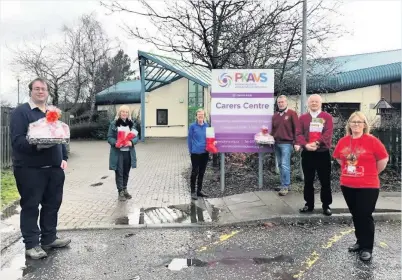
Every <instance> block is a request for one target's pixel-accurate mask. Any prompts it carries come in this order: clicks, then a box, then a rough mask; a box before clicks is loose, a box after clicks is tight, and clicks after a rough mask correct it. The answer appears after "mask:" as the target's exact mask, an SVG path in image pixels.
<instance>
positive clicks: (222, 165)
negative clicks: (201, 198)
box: [221, 153, 225, 192]
mask: <svg viewBox="0 0 402 280" xmlns="http://www.w3.org/2000/svg"><path fill="white" fill-rule="evenodd" d="M221 191H222V192H224V191H225V153H221Z"/></svg>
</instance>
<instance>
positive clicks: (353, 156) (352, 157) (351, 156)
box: [346, 135, 357, 162]
mask: <svg viewBox="0 0 402 280" xmlns="http://www.w3.org/2000/svg"><path fill="white" fill-rule="evenodd" d="M349 139H350V141H349V151H350V153H349V155H348V156H347V158H346V159H347V160H348V161H350V162H355V161H356V160H357V156H356V146H357V144H356V145H355V148H354V149H352V135H350V138H349Z"/></svg>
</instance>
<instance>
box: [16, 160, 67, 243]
mask: <svg viewBox="0 0 402 280" xmlns="http://www.w3.org/2000/svg"><path fill="white" fill-rule="evenodd" d="M14 177H15V181H16V183H17V188H18V192H19V194H20V197H21V200H20V205H21V214H20V228H21V234H22V237H23V239H24V243H25V248H26V249H32V248H34V247H36V246H38V245H39V237H40V243H41V244H42V245H48V244H50V243H52V242H53V241H54V240H56V227H57V218H58V212H59V209H60V205H61V202H62V199H63V186H64V179H65V174H64V171H63V169H61V168H60V167H49V168H28V167H15V168H14ZM39 204H40V205H41V206H42V208H41V210H40V217H39V225H40V229H39V228H38V216H39Z"/></svg>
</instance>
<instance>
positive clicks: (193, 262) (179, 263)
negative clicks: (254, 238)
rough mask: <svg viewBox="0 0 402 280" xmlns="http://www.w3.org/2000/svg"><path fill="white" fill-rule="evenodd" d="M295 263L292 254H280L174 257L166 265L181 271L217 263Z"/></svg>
mask: <svg viewBox="0 0 402 280" xmlns="http://www.w3.org/2000/svg"><path fill="white" fill-rule="evenodd" d="M274 262H275V263H280V262H281V263H283V262H287V263H294V259H293V258H292V257H290V256H285V255H279V256H275V257H270V258H265V257H256V258H223V259H219V260H213V261H202V260H199V259H194V258H188V259H184V258H183V259H181V258H174V259H173V260H172V261H171V262H170V263H169V264H168V265H166V267H167V268H168V269H170V270H173V271H180V270H182V269H183V268H188V267H190V266H195V267H205V266H215V265H220V264H222V265H251V264H257V265H261V264H271V263H274Z"/></svg>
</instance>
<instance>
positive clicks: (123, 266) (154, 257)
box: [0, 223, 401, 280]
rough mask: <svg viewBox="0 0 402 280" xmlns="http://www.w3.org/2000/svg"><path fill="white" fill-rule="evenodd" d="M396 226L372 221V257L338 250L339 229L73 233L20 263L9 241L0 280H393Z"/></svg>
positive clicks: (18, 248)
mask: <svg viewBox="0 0 402 280" xmlns="http://www.w3.org/2000/svg"><path fill="white" fill-rule="evenodd" d="M400 231H401V226H400V223H377V232H376V245H375V249H374V250H375V251H374V258H373V260H372V262H370V263H367V264H365V263H362V262H361V261H360V260H358V258H357V256H356V255H355V254H353V253H348V252H347V250H346V248H347V247H348V246H349V245H350V244H352V243H353V242H354V232H353V229H352V228H351V227H350V226H348V225H344V226H340V225H321V226H314V225H299V226H276V225H274V224H270V223H267V224H264V225H262V226H259V227H241V228H240V227H237V228H236V227H235V228H234V227H227V228H203V229H199V228H198V229H138V230H132V229H131V230H129V229H121V230H102V231H99V230H97V231H73V232H63V233H61V234H60V235H62V236H67V235H68V236H69V237H71V238H72V240H73V242H72V243H71V245H70V247H69V248H66V249H62V250H52V251H49V257H48V258H47V259H44V260H38V261H33V260H25V257H24V255H23V244H22V242H21V241H19V242H17V243H16V244H14V245H13V246H11V247H10V248H8V249H7V250H6V251H5V252H3V254H2V270H1V273H0V279H7V280H17V279H24V280H26V279H41V280H47V279H52V280H58V279H63V280H70V279H83V280H84V279H85V280H89V279H97V280H99V279H113V280H114V279H116V280H129V279H132V280H133V279H135V280H141V279H143V280H145V279H158V280H159V279H167V280H169V279H172V280H180V279H183V280H184V279H197V280H199V279H282V280H289V279H314V280H321V279H322V280H327V279H331V280H338V279H339V280H346V279H347V280H355V279H356V280H357V279H361V280H367V279H381V280H394V279H395V280H396V279H400V278H401V265H400V264H401V254H400V251H401V240H400V237H401V236H400Z"/></svg>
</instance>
